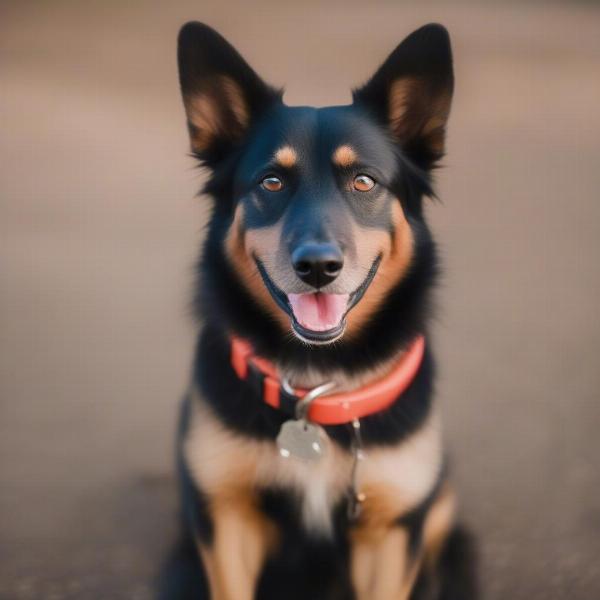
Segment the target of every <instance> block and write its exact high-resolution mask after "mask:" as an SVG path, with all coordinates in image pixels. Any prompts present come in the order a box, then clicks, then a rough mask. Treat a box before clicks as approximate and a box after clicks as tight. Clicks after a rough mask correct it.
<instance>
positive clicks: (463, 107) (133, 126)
mask: <svg viewBox="0 0 600 600" xmlns="http://www.w3.org/2000/svg"><path fill="white" fill-rule="evenodd" d="M190 19H198V20H204V21H206V22H207V23H209V24H211V25H212V26H214V27H215V28H217V29H218V30H219V31H220V32H222V33H223V34H224V35H225V36H226V37H227V38H228V39H230V40H231V41H232V42H233V43H234V45H236V46H237V47H238V49H239V50H240V51H241V52H242V54H243V55H244V56H245V57H246V58H247V59H248V61H249V62H250V63H251V64H252V65H253V66H254V67H255V68H256V69H257V71H258V72H259V73H260V74H261V75H263V77H265V78H266V79H267V80H269V81H271V82H273V83H274V84H276V85H285V86H286V88H287V92H286V97H285V99H286V101H287V102H288V103H291V104H303V103H310V104H316V105H323V104H328V103H345V102H347V101H349V98H350V94H349V88H350V86H352V85H356V84H358V83H360V82H362V81H364V80H365V79H366V78H367V77H368V76H369V75H370V74H371V73H372V72H373V70H374V69H375V68H376V66H377V65H378V64H379V63H380V62H381V61H382V60H383V59H384V58H385V56H386V55H387V53H389V52H390V51H391V50H392V49H393V48H394V46H395V45H396V44H397V43H398V42H399V41H400V40H401V39H402V38H403V37H404V36H405V35H407V34H408V33H410V32H411V31H412V30H413V29H415V28H417V27H418V26H420V25H422V24H424V23H426V22H429V21H439V22H441V23H443V24H445V25H446V26H447V27H448V28H449V30H450V33H451V35H452V38H453V43H454V51H455V62H456V79H457V87H456V96H455V102H454V108H453V114H452V117H451V121H450V129H449V145H448V152H449V154H448V157H447V159H446V160H445V161H444V163H445V168H444V169H442V170H440V171H439V173H438V177H437V180H438V190H439V193H440V197H441V198H442V202H441V203H431V205H430V207H429V216H430V220H431V222H432V226H433V228H434V231H435V233H436V235H437V237H438V239H439V241H440V246H441V251H442V255H443V259H444V263H445V276H444V278H443V281H442V285H441V287H440V291H439V306H440V310H439V315H438V319H437V322H436V326H435V339H434V343H435V346H436V350H437V354H438V357H439V362H440V381H439V385H438V397H439V400H440V402H441V403H442V405H443V410H444V413H445V419H446V432H447V438H448V442H449V445H450V447H451V449H452V454H453V462H454V471H455V476H456V478H457V480H458V483H459V489H460V496H461V499H462V514H463V516H464V519H465V520H466V522H467V523H468V524H469V525H470V526H471V528H472V529H473V531H475V533H476V534H477V536H478V538H479V544H480V549H481V555H482V556H481V561H482V566H481V569H482V582H483V586H484V590H485V592H486V594H485V597H486V598H489V599H492V600H496V599H497V600H506V599H511V600H520V599H523V600H532V599H538V598H539V599H544V600H553V599H555V598H556V599H558V598H567V597H568V598H570V599H576V600H584V599H585V600H590V599H592V598H597V597H600V563H599V562H598V560H597V557H598V556H599V555H600V533H599V532H600V471H599V469H598V466H597V462H598V458H599V457H600V435H599V434H598V428H599V426H600V408H599V405H598V389H600V371H599V369H598V367H599V364H598V355H599V350H600V319H599V318H598V290H599V289H600V271H599V269H598V258H599V250H600V238H599V234H600V199H599V198H598V191H599V190H600V109H599V106H600V77H599V75H600V5H598V4H595V3H577V2H574V3H550V2H537V3H531V4H526V3H523V2H507V3H500V2H491V1H490V2H478V3H469V2H459V3H452V4H451V3H448V2H442V3H435V2H429V1H427V2H416V1H414V2H381V3H365V2H360V3H359V2H356V3H351V2H335V1H334V2H329V3H317V2H314V3H313V2H311V1H310V0H303V1H302V2H297V3H294V4H291V3H282V2H252V3H244V4H237V5H236V4H233V3H231V2H226V1H223V0H221V1H220V2H208V1H207V2H193V1H191V0H188V1H186V0H184V1H177V2H169V3H167V2H136V1H130V2H116V1H112V0H91V1H86V2H64V1H62V0H55V1H52V2H50V1H46V2H28V1H20V2H17V1H14V2H9V1H7V0H3V1H2V3H1V6H0V158H1V160H0V206H1V216H0V269H1V284H0V393H1V396H0V402H1V404H0V411H1V413H0V490H1V492H0V598H2V599H3V600H6V599H10V600H12V599H15V600H18V599H28V598H31V599H33V598H35V599H36V600H37V599H44V600H59V599H71V598H77V599H87V598H90V599H100V598H106V599H111V600H115V599H116V600H118V599H121V598H123V599H127V600H142V599H146V598H151V592H152V579H153V577H154V575H155V573H156V571H157V568H158V565H159V564H160V561H161V559H162V557H163V555H164V553H165V551H166V550H167V548H168V545H169V542H170V540H171V538H172V536H173V534H174V531H175V525H176V498H175V485H174V479H173V475H172V449H173V440H174V424H175V415H176V409H177V404H178V401H179V398H180V396H181V394H182V392H183V390H184V388H185V386H186V382H187V378H188V370H189V365H190V361H191V351H192V345H193V339H194V328H193V325H192V321H191V319H190V318H189V311H188V298H189V292H190V289H191V272H192V265H193V261H194V259H195V256H196V251H197V247H198V244H199V241H200V239H201V236H202V229H203V222H204V218H205V214H206V200H205V199H201V198H196V197H195V193H196V191H197V190H198V188H199V187H200V185H201V177H202V176H201V173H200V172H199V171H198V170H196V169H194V165H193V162H192V160H191V159H190V158H189V157H188V156H187V151H188V140H187V133H186V129H185V122H184V114H183V109H182V106H181V102H180V97H179V91H178V83H177V73H176V62H175V39H176V35H177V31H178V29H179V27H180V25H181V24H182V23H183V22H185V21H187V20H190Z"/></svg>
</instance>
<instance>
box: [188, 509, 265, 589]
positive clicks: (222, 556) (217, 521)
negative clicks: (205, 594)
mask: <svg viewBox="0 0 600 600" xmlns="http://www.w3.org/2000/svg"><path fill="white" fill-rule="evenodd" d="M211 505H212V510H211V517H212V522H213V532H214V534H213V539H212V543H211V544H205V543H202V542H200V543H199V549H200V554H201V556H202V560H203V563H204V566H205V568H206V571H207V574H208V580H209V585H210V590H211V600H252V599H253V598H254V593H255V589H256V583H257V580H258V577H259V575H260V571H261V569H262V566H263V564H264V560H265V557H266V555H267V552H268V550H269V548H270V547H271V546H272V544H273V541H274V538H275V529H274V525H273V524H272V523H271V522H270V521H268V520H267V518H266V517H265V516H264V515H263V514H262V513H261V512H260V511H259V510H258V508H256V507H255V505H254V503H253V502H252V501H251V499H250V498H246V499H241V498H240V499H237V500H235V501H232V500H231V499H227V500H223V499H221V500H219V499H214V500H213V502H211Z"/></svg>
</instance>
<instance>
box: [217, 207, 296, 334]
mask: <svg viewBox="0 0 600 600" xmlns="http://www.w3.org/2000/svg"><path fill="white" fill-rule="evenodd" d="M243 221H244V208H243V206H242V205H241V204H240V205H238V207H237V208H236V211H235V215H234V218H233V222H232V224H231V226H230V228H229V232H228V233H227V236H226V238H225V251H226V253H227V255H228V256H229V259H230V261H231V263H232V265H233V266H234V268H235V270H236V273H237V274H238V276H239V277H240V278H241V280H242V282H243V284H244V286H245V287H246V290H247V291H248V292H249V293H250V295H251V296H252V297H253V298H254V299H255V300H256V301H257V302H258V303H259V304H260V305H261V306H262V307H263V308H264V309H265V310H266V312H267V313H268V314H269V315H271V316H272V317H273V319H274V320H275V321H276V322H278V323H279V324H280V325H281V327H282V329H283V330H284V331H287V330H289V328H290V318H289V317H288V316H287V315H286V314H285V313H284V312H283V311H282V310H281V308H279V306H277V303H276V302H275V300H274V299H273V296H271V294H270V293H269V290H267V288H266V287H265V285H264V282H263V280H262V277H261V275H260V273H259V272H258V268H257V267H256V263H255V262H254V260H253V259H252V252H256V253H257V255H258V256H260V258H261V259H262V260H263V261H264V262H265V266H266V267H267V269H268V268H269V264H268V259H269V258H270V257H273V255H274V251H273V249H274V248H277V247H278V245H279V238H280V236H281V224H279V223H277V224H276V225H274V226H272V227H268V228H262V229H261V230H260V233H255V232H252V231H248V232H246V231H245V230H244V227H243Z"/></svg>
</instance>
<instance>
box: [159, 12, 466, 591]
mask: <svg viewBox="0 0 600 600" xmlns="http://www.w3.org/2000/svg"><path fill="white" fill-rule="evenodd" d="M178 58H179V67H180V82H181V89H182V94H183V97H184V103H185V106H186V111H187V117H188V127H189V130H190V135H191V140H192V151H193V153H194V155H195V156H196V157H197V158H198V159H199V161H200V163H201V164H202V165H204V166H206V167H208V168H209V178H208V181H207V183H206V186H205V188H204V192H205V193H206V194H207V195H209V196H210V197H211V198H212V200H213V210H212V214H211V217H210V219H209V223H208V235H207V238H206V241H205V244H204V248H203V251H202V256H201V259H200V261H199V263H198V269H197V287H196V295H195V308H196V310H197V313H198V315H199V316H200V317H201V318H202V320H203V323H204V325H203V327H202V331H201V333H200V335H199V338H198V343H197V347H196V355H195V360H194V366H193V385H194V386H195V387H197V388H198V389H199V390H200V391H201V393H202V396H203V398H205V400H206V401H207V402H208V403H209V404H210V405H211V407H212V409H213V411H214V413H215V414H216V415H217V417H218V418H219V419H220V421H221V422H222V423H223V424H224V426H225V427H228V428H230V429H231V430H233V431H236V432H239V433H243V434H244V435H247V436H251V437H254V438H258V439H270V440H273V439H275V437H276V436H277V434H278V432H279V428H280V427H281V424H282V423H283V421H284V420H286V419H287V416H285V415H284V414H283V413H281V412H280V411H277V410H275V409H273V408H271V407H269V406H268V405H266V404H265V403H264V402H263V401H262V398H261V397H260V393H257V390H256V389H253V387H252V385H249V384H248V383H247V382H244V381H240V380H239V379H238V378H237V376H236V375H235V372H234V371H233V368H232V366H231V364H230V360H229V355H230V344H229V337H230V334H231V333H235V334H237V335H238V336H241V337H243V338H245V339H247V340H248V341H250V342H251V344H252V346H253V347H254V349H255V351H256V353H257V354H259V355H261V356H263V357H265V358H268V359H271V360H273V361H276V362H277V363H278V364H279V365H280V366H282V367H293V368H294V369H296V370H298V371H302V370H304V369H308V368H311V367H318V368H319V369H320V370H321V371H323V372H326V371H327V370H328V369H334V368H336V369H339V368H343V369H345V370H346V371H347V372H348V373H351V374H356V373H359V372H360V371H367V370H370V369H372V368H373V367H375V366H377V365H379V364H381V363H382V361H385V360H386V359H388V358H390V357H392V356H394V355H396V354H397V353H398V352H399V351H400V350H401V349H402V348H404V347H405V346H406V345H407V344H408V343H409V342H410V341H411V340H412V339H413V338H414V337H415V336H416V335H417V334H426V333H427V323H428V318H429V316H430V312H431V310H430V306H431V302H430V295H431V290H432V288H433V285H434V283H435V278H436V275H437V271H438V267H437V259H436V250H435V244H434V242H433V239H432V236H431V233H430V230H429V228H428V226H427V224H426V222H425V219H424V214H423V201H424V198H425V197H426V196H433V190H432V177H431V171H432V169H433V168H434V166H435V165H436V163H437V161H438V160H439V159H440V158H441V156H442V154H443V138H444V127H445V119H446V117H447V113H448V110H449V102H450V97H451V94H452V88H453V75H452V57H451V51H450V44H449V38H448V34H447V32H446V30H445V29H444V28H443V27H441V26H439V25H429V26H425V27H423V28H421V29H420V30H418V31H417V32H415V33H413V34H411V35H410V36H409V37H408V38H407V39H406V40H405V41H404V42H403V43H402V44H401V45H400V46H399V47H398V48H397V49H396V50H395V51H394V52H393V53H392V54H391V55H390V57H389V58H388V59H387V61H385V62H384V64H383V65H382V67H381V68H380V69H379V70H378V71H377V72H376V74H375V75H374V76H373V77H372V78H371V80H370V81H369V82H368V83H367V84H366V85H365V86H363V87H362V88H360V89H357V90H355V91H354V96H353V97H354V102H353V104H352V105H350V106H345V107H329V108H326V109H313V108H309V107H301V108H297V107H296V108H290V107H286V106H285V105H284V104H283V103H282V100H281V97H282V94H281V91H279V90H275V89H274V88H272V87H270V86H268V85H267V84H265V83H264V82H263V81H262V80H261V79H260V78H259V76H258V75H257V74H256V73H255V72H254V71H253V70H252V69H251V68H250V67H249V66H248V65H247V63H246V62H245V61H244V59H243V58H242V57H241V56H240V55H239V53H238V52H237V51H236V50H235V49H234V48H233V47H232V46H231V45H230V44H229V43H228V42H226V41H225V40H224V39H223V38H222V37H221V36H220V35H219V34H217V33H216V32H214V31H213V30H212V29H210V28H209V27H207V26H205V25H202V24H198V23H189V24H187V25H185V26H184V27H183V28H182V30H181V33H180V37H179V53H178ZM398 78H410V81H411V83H410V86H409V88H408V89H409V92H410V94H409V95H408V96H407V98H406V110H405V111H404V113H402V114H401V115H400V116H398V117H397V118H395V119H394V120H393V121H390V111H391V109H392V108H393V102H392V100H391V99H390V95H391V90H392V86H393V84H394V82H395V81H397V80H398ZM233 96H235V99H234V100H232V97H233ZM198 98H200V99H201V101H202V102H201V107H202V106H205V105H204V104H202V103H205V102H207V103H208V104H209V106H210V111H209V113H210V118H211V119H213V121H212V122H211V121H210V119H208V121H207V120H206V118H205V117H206V115H201V118H199V117H198V104H197V103H196V104H194V102H195V101H197V100H198ZM202 110H204V109H202ZM200 112H202V111H200ZM434 117H435V127H430V126H428V124H429V123H431V122H432V119H434ZM316 132H318V134H317V133H316ZM290 140H291V141H292V142H293V144H294V146H295V147H298V148H300V149H301V152H302V153H303V156H311V157H312V158H311V161H310V163H311V164H310V166H309V167H306V168H307V169H309V173H310V175H309V176H306V174H304V179H302V176H301V175H300V174H299V173H297V172H296V171H295V170H294V169H293V168H290V169H289V170H288V172H286V173H285V174H284V175H283V176H282V177H287V180H288V181H289V187H288V188H287V189H286V190H285V192H284V193H282V194H280V196H279V197H278V200H277V202H270V201H271V200H272V198H271V197H270V196H269V195H268V194H265V193H264V191H260V190H259V189H258V188H257V187H256V177H257V174H258V175H260V174H261V173H262V174H263V175H264V173H265V171H264V169H265V166H264V165H265V161H266V160H267V157H269V156H272V154H273V151H274V150H275V149H276V148H278V147H280V146H281V144H282V143H283V142H290ZM315 140H317V141H315ZM344 142H350V143H352V145H353V147H356V148H358V150H359V152H360V151H362V154H363V155H364V156H368V157H370V158H371V162H373V163H376V164H372V165H363V166H362V167H361V168H365V169H368V168H373V169H375V170H376V171H377V178H378V181H379V182H380V186H379V188H378V190H377V191H376V192H374V193H373V194H372V195H371V196H369V198H370V203H365V202H364V201H363V202H362V204H361V202H360V201H359V200H357V199H356V198H355V197H354V196H352V193H350V192H348V191H347V189H346V188H345V187H344V185H343V184H342V181H343V178H344V177H347V175H348V173H345V172H344V171H343V170H341V171H340V170H339V169H338V171H337V172H335V173H333V172H329V171H328V172H327V173H326V174H324V172H323V171H322V170H321V169H320V164H321V163H322V162H323V158H322V157H327V156H330V155H331V151H332V150H333V149H335V147H336V146H337V145H339V144H340V143H344ZM315 156H316V157H317V158H314V157H315ZM269 168H273V167H272V166H269ZM261 169H262V170H261ZM325 178H327V179H325ZM314 181H320V182H321V183H322V185H321V186H320V188H319V186H316V187H315V186H312V187H311V184H312V182H314ZM324 190H325V191H324ZM249 198H252V201H250V200H249ZM265 199H266V200H265ZM398 201H400V202H401V204H402V209H403V212H404V215H405V216H406V219H407V221H408V223H409V225H410V228H411V231H412V235H413V239H414V248H413V260H412V262H411V266H410V268H409V270H408V272H407V273H406V274H405V275H404V277H402V278H401V279H400V281H399V282H398V283H397V285H396V286H395V287H394V288H393V289H391V290H390V291H389V293H388V294H387V297H386V298H385V300H384V301H383V303H382V304H381V305H380V306H379V307H378V309H377V310H376V312H375V313H374V314H373V315H371V317H370V319H369V322H368V324H367V326H365V327H364V328H363V329H362V330H361V332H360V334H359V335H357V336H355V337H354V338H352V339H346V338H342V339H341V340H340V341H339V342H336V343H334V344H330V345H327V346H310V347H309V346H307V345H306V344H305V343H303V342H301V341H299V340H298V339H296V338H294V337H293V336H290V335H288V334H286V333H285V332H282V329H281V325H280V323H278V322H276V321H275V320H274V318H273V317H272V316H271V315H270V314H269V313H268V312H267V311H266V310H265V309H264V308H263V307H262V306H261V305H260V304H259V303H258V302H257V301H256V300H255V297H254V295H253V294H252V290H249V289H247V287H246V286H245V285H244V283H243V281H242V278H241V277H240V273H238V272H237V271H236V269H235V267H234V266H233V264H232V263H231V262H230V260H229V258H228V256H227V254H226V252H225V248H224V241H225V238H226V236H227V233H228V232H229V230H230V227H231V224H232V219H233V215H234V210H235V208H236V206H237V205H238V204H242V203H245V204H244V206H245V208H246V209H247V210H246V211H245V213H246V222H245V226H246V228H247V229H260V228H261V227H268V226H269V225H271V224H272V223H274V222H276V221H278V220H280V219H281V220H285V227H287V228H288V229H285V228H284V233H285V236H286V239H287V240H288V244H292V243H294V240H295V239H296V237H297V232H298V231H299V230H300V229H301V230H302V231H305V229H307V228H308V229H311V228H313V229H314V231H317V230H318V235H319V236H332V235H333V236H334V237H335V238H336V239H338V240H339V239H342V240H343V238H344V235H345V233H344V232H343V231H341V232H340V226H339V219H337V218H334V215H337V216H339V215H340V212H339V211H340V206H343V207H345V210H346V212H347V213H348V215H350V214H351V218H353V219H354V220H355V221H356V222H357V223H359V224H360V225H361V226H363V227H367V228H369V227H371V228H379V229H384V230H386V229H387V230H389V232H390V235H392V236H393V235H394V231H393V228H392V227H391V224H390V214H391V209H390V207H391V205H392V203H393V202H398ZM309 205H310V207H311V208H310V210H309V209H307V208H306V207H307V206H309ZM257 207H258V208H257ZM328 211H329V212H328ZM336 211H337V212H336ZM342 216H343V218H342V220H343V219H345V218H346V217H347V215H342ZM348 218H350V217H348ZM324 223H325V224H328V225H327V226H328V227H329V229H328V230H327V231H324V229H323V227H324V225H323V224H324ZM332 223H333V225H332ZM336 223H337V229H336ZM300 224H301V226H300ZM294 228H295V229H294ZM295 236H296V237H295ZM344 243H345V240H344ZM256 285H262V282H259V281H257V284H256ZM433 371H434V368H433V358H432V355H431V351H430V349H429V347H427V350H426V354H425V358H424V360H423V363H422V365H421V367H420V370H419V372H418V374H417V376H416V377H415V379H414V381H413V382H412V384H411V385H410V387H409V388H408V389H407V390H406V391H405V393H404V394H403V395H402V397H399V398H398V400H397V401H396V402H395V403H394V404H393V405H392V406H391V407H390V408H388V409H387V410H385V411H382V412H380V413H378V414H375V415H371V416H369V417H366V418H364V419H361V431H362V436H363V440H364V443H365V445H366V446H373V445H386V444H387V445H393V444H398V443H399V442H400V441H401V440H402V439H403V438H404V437H406V436H407V435H409V434H410V433H412V432H414V431H416V430H417V429H418V428H419V427H420V426H421V425H422V424H423V422H424V421H425V419H426V417H427V416H428V414H429V411H430V409H431V402H432V392H433ZM190 402H191V399H190V398H189V397H188V398H186V399H185V401H184V407H183V411H182V419H181V426H180V430H179V449H178V466H179V477H180V482H181V495H182V500H183V516H184V520H185V526H184V528H185V529H186V536H184V541H183V542H182V544H181V545H180V546H179V547H178V548H177V549H176V551H175V552H174V554H173V556H172V557H171V559H170V561H169V563H168V566H167V568H166V569H165V574H164V577H163V579H162V580H161V596H160V598H161V600H167V599H178V598H181V599H187V598H192V597H194V598H196V599H197V600H201V599H203V598H208V589H207V585H206V577H205V575H204V572H203V570H202V568H201V565H200V564H199V561H198V560H197V556H196V552H195V547H194V545H195V544H194V541H193V540H194V538H198V539H200V540H202V542H203V543H205V544H210V543H211V540H212V535H213V531H212V523H211V520H210V517H209V514H208V511H207V509H206V499H205V498H204V496H203V492H202V490H199V489H197V486H195V484H194V483H193V481H192V479H191V477H190V474H189V472H188V469H187V467H186V465H185V461H184V460H183V456H182V451H181V447H182V444H183V441H184V439H185V435H186V429H187V418H188V411H189V404H190ZM327 433H328V434H329V436H330V437H331V438H332V440H334V442H335V443H338V444H339V445H340V446H342V447H345V448H347V447H348V446H349V444H350V441H351V437H350V432H349V428H348V426H345V425H343V426H334V427H327ZM444 477H445V473H440V478H439V481H438V485H437V486H436V488H435V489H433V490H432V491H431V494H430V495H429V497H428V498H426V499H425V500H424V501H423V503H422V504H421V505H420V506H418V507H416V508H415V509H414V510H413V511H411V512H410V513H408V514H406V515H398V526H400V527H406V528H407V529H408V531H409V533H410V541H411V549H412V551H413V553H414V554H416V553H417V551H418V549H419V547H420V544H421V534H422V527H423V522H424V519H425V518H426V515H427V511H428V509H429V507H430V506H431V503H432V502H433V501H434V500H435V497H436V495H437V493H438V491H439V486H441V484H442V482H443V480H444ZM260 499H261V506H262V509H263V511H264V512H265V513H266V514H267V515H268V516H269V517H270V518H271V519H272V520H273V521H274V522H275V523H276V524H277V525H278V529H279V532H280V535H281V546H280V548H279V551H278V552H277V553H275V554H274V555H273V556H271V557H270V558H269V559H268V561H267V564H266V565H265V567H264V570H263V572H262V575H261V577H260V580H259V582H258V587H257V592H256V597H257V598H258V599H259V600H273V599H274V598H281V597H286V598H289V599H295V598H298V600H299V599H300V598H302V599H305V598H311V599H314V600H352V598H353V597H354V594H353V592H352V589H351V585H350V580H349V573H348V553H349V544H348V527H349V523H348V521H347V517H346V508H347V507H346V504H345V502H341V503H340V505H339V506H338V507H337V508H336V510H335V514H334V517H335V518H334V523H335V526H334V529H335V535H334V536H333V538H332V539H331V540H330V541H322V540H315V539H314V538H313V537H309V536H308V535H307V534H306V533H304V531H303V529H302V527H301V525H300V523H299V517H298V514H297V506H296V504H295V502H294V499H293V498H292V497H291V496H290V495H289V494H286V493H284V492H282V491H275V490H272V489H264V490H260ZM466 547H467V543H466V538H465V537H464V535H463V534H462V533H461V532H460V531H457V532H455V533H454V534H453V535H452V536H451V537H450V538H449V540H448V542H447V544H446V546H445V549H444V552H443V557H442V560H441V563H440V566H439V569H438V572H436V573H423V574H422V575H421V577H420V579H419V581H418V584H417V586H416V588H415V591H414V594H413V596H412V598H413V600H425V599H429V598H436V599H437V600H459V599H460V600H470V599H471V598H474V597H475V596H474V594H475V588H474V586H473V584H472V583H471V581H472V577H471V572H470V571H469V570H468V568H467V567H465V566H464V565H463V561H464V560H467V561H471V553H470V552H467V551H466V550H465V548H466ZM192 590H193V591H192Z"/></svg>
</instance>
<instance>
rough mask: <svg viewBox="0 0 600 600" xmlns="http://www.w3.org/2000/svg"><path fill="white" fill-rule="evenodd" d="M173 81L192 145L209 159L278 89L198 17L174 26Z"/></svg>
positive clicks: (243, 129)
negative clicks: (176, 75)
mask: <svg viewBox="0 0 600 600" xmlns="http://www.w3.org/2000/svg"><path fill="white" fill-rule="evenodd" d="M177 57H178V62H179V81H180V84H181V93H182V95H183V103H184V105H185V112H186V114H187V121H188V128H189V132H190V139H191V146H192V151H193V152H194V154H196V155H197V156H198V157H199V158H200V159H202V160H204V161H206V162H209V163H210V162H211V160H215V159H217V158H221V157H222V156H223V154H224V153H225V152H227V150H229V149H231V147H232V145H235V144H236V143H238V142H240V141H241V140H242V139H243V137H244V135H245V134H246V132H247V130H248V128H249V127H250V125H251V124H252V122H253V120H254V119H256V118H258V117H259V116H260V114H261V113H262V112H263V111H264V110H266V109H267V108H268V107H269V106H271V105H272V104H273V102H276V101H280V100H281V92H278V91H276V90H274V89H273V88H271V87H269V86H268V85H266V84H265V83H264V82H263V81H262V80H261V79H260V77H259V76H258V75H257V74H256V73H255V72H254V71H253V70H252V68H251V67H250V66H249V65H248V63H247V62H246V61H245V60H244V59H243V58H242V57H241V56H240V54H239V53H238V52H237V50H236V49H235V48H234V47H233V46H231V44H229V42H227V40H225V39H224V38H223V37H222V36H221V35H219V34H218V33H217V32H216V31H215V30H214V29H211V28H210V27H208V26H207V25H204V24H203V23H197V22H190V23H186V24H185V25H184V26H183V27H182V28H181V31H180V32H179V40H178V49H177Z"/></svg>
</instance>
